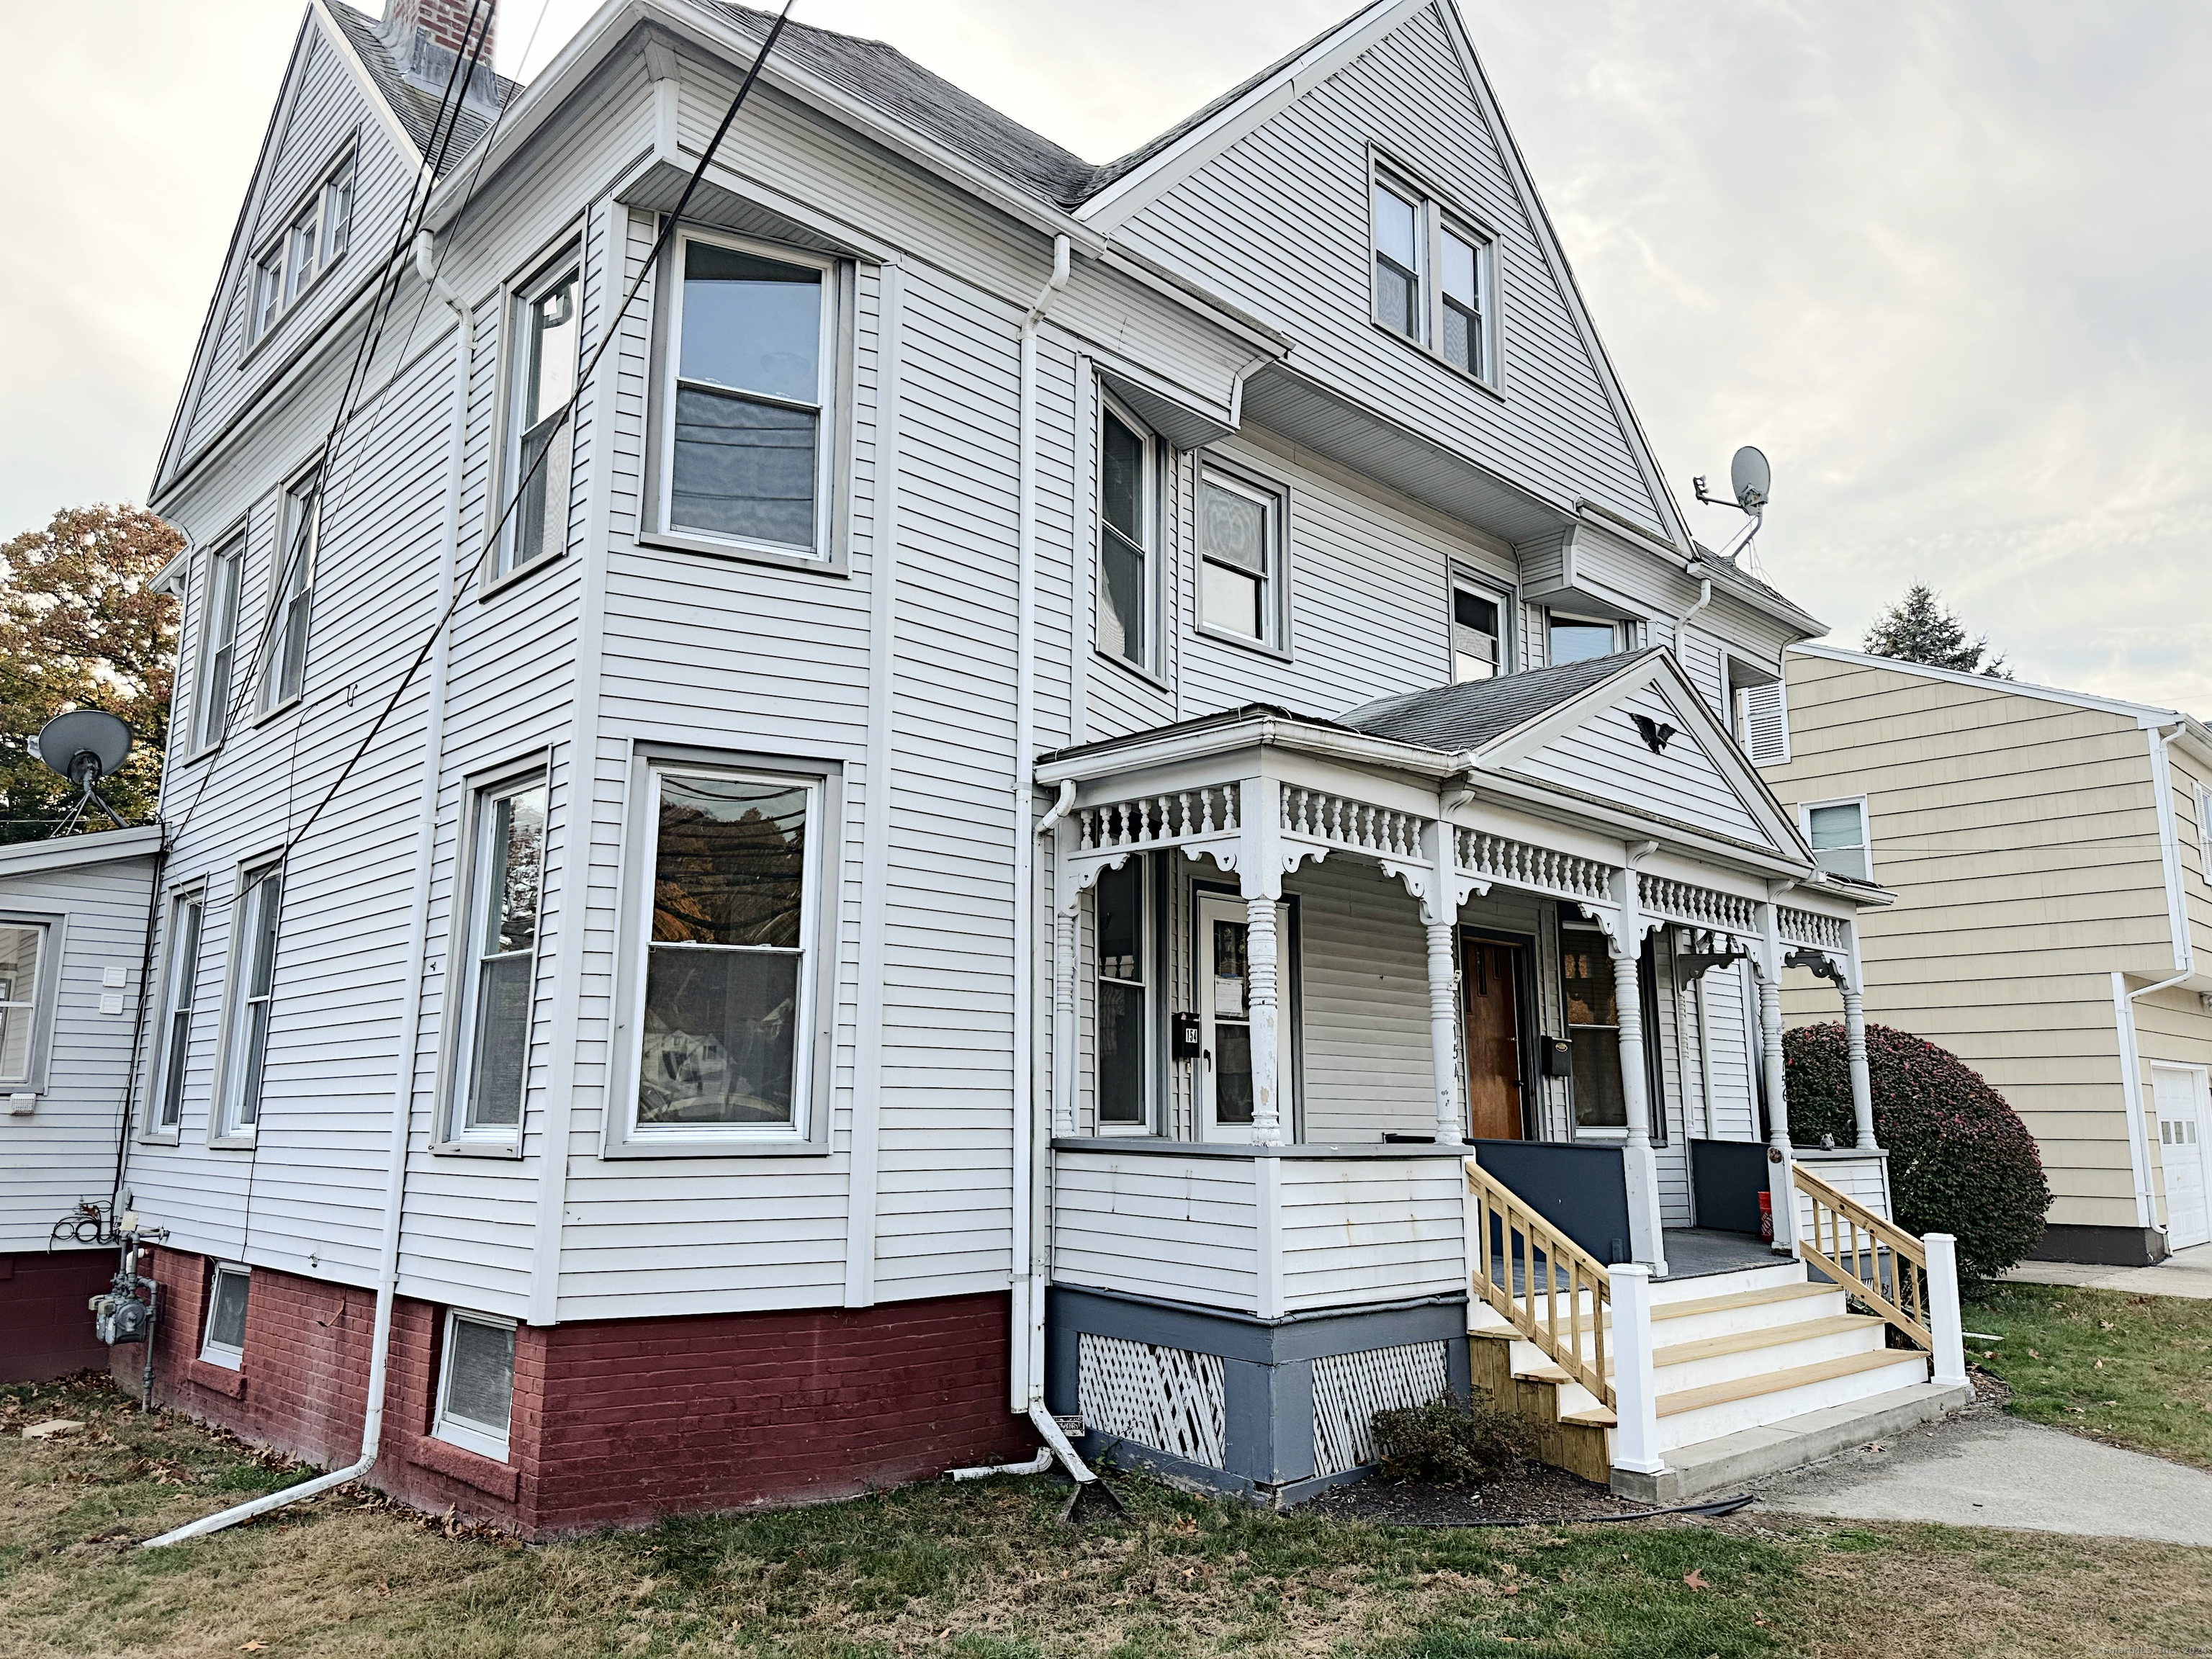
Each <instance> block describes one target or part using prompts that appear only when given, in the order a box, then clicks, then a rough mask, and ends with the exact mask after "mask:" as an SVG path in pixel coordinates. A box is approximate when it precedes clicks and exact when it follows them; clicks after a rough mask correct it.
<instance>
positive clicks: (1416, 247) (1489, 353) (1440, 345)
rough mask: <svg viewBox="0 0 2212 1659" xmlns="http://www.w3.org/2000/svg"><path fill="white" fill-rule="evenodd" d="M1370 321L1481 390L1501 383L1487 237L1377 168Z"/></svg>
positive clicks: (1464, 219)
mask: <svg viewBox="0 0 2212 1659" xmlns="http://www.w3.org/2000/svg"><path fill="white" fill-rule="evenodd" d="M1370 212H1371V215H1372V222H1373V230H1374V246H1375V320H1376V322H1377V323H1379V324H1380V325H1382V326H1383V327H1384V328H1387V329H1389V331H1391V332H1392V333H1393V334H1396V335H1399V336H1401V337H1403V338H1405V339H1407V340H1409V341H1411V342H1412V343H1413V344H1415V345H1417V346H1419V347H1420V348H1421V349H1423V350H1425V351H1427V352H1429V353H1431V354H1432V355H1433V356H1437V357H1441V358H1443V361H1444V362H1447V363H1449V364H1450V365H1451V366H1452V367H1453V368H1455V369H1458V370H1459V371H1460V372H1461V373H1462V374H1469V375H1472V376H1474V379H1476V380H1480V381H1482V382H1484V383H1485V384H1486V385H1490V386H1495V385H1496V384H1497V380H1498V374H1497V359H1498V342H1497V334H1496V324H1495V318H1494V315H1493V313H1494V311H1495V307H1494V305H1493V304H1492V298H1491V290H1492V287H1493V285H1494V284H1495V282H1496V278H1495V276H1494V275H1493V273H1492V264H1493V262H1494V261H1493V250H1492V243H1491V240H1490V238H1488V237H1487V236H1485V235H1484V234H1481V233H1480V231H1478V230H1476V229H1475V228H1474V224H1473V222H1471V221H1469V220H1468V218H1467V217H1466V216H1464V215H1462V214H1459V213H1456V212H1455V211H1454V210H1452V209H1451V208H1449V207H1448V206H1446V205H1445V204H1443V203H1441V202H1438V201H1437V199H1436V198H1435V197H1433V196H1431V194H1429V193H1428V192H1426V191H1422V190H1420V189H1419V188H1417V187H1415V186H1414V185H1411V184H1409V183H1408V182H1407V181H1406V180H1405V179H1402V178H1400V177H1399V176H1398V175H1397V174H1395V173H1392V172H1390V171H1389V170H1387V169H1384V168H1379V167H1378V168H1377V169H1376V173H1375V179H1374V185H1373V191H1372V195H1371V200H1370Z"/></svg>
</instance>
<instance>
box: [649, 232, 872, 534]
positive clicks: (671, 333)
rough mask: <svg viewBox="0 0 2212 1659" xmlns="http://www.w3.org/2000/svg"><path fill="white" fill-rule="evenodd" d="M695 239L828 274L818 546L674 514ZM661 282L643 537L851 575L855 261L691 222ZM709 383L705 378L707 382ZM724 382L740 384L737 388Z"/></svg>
mask: <svg viewBox="0 0 2212 1659" xmlns="http://www.w3.org/2000/svg"><path fill="white" fill-rule="evenodd" d="M694 242H704V243H706V244H708V246H714V247H724V248H728V249H730V250H731V251H732V252H737V253H749V254H751V255H752V256H753V257H755V258H761V259H771V260H774V261H775V262H777V263H778V264H787V265H805V266H811V267H812V268H813V269H815V270H819V271H820V272H821V273H822V289H821V292H822V316H821V326H822V333H821V339H820V343H819V344H818V346H817V353H818V356H817V359H816V363H817V374H818V380H817V386H818V391H819V395H820V398H821V401H820V402H819V403H818V404H815V405H813V407H814V408H815V409H816V410H817V411H818V415H817V418H818V422H819V424H818V425H817V428H816V441H815V457H814V464H815V481H814V515H815V522H814V545H813V546H812V547H811V549H805V550H801V549H799V548H795V547H793V546H790V545H788V544H784V543H781V542H769V541H762V540H757V539H754V538H747V537H738V536H728V535H724V534H721V533H720V532H715V531H711V530H700V529H695V528H692V527H690V526H679V525H677V524H675V523H674V522H673V521H672V516H671V514H672V509H673V506H674V499H673V498H674V494H675V479H676V391H677V382H678V374H677V371H678V368H679V367H680V366H681V365H682V362H683V357H684V350H683V341H684V253H685V250H686V249H687V248H689V247H690V245H691V244H692V243H694ZM654 283H655V286H656V288H657V289H658V290H659V294H660V295H661V296H662V302H661V303H660V304H659V305H658V306H656V307H654V318H653V398H654V405H655V406H654V407H653V410H652V416H651V419H650V421H649V422H648V423H647V457H646V459H647V477H649V478H650V479H651V480H652V489H651V490H650V493H649V496H648V500H647V512H646V519H645V524H644V526H643V528H642V530H641V533H640V535H639V538H638V539H639V540H640V541H641V542H642V543H644V544H646V545H647V546H659V547H669V548H674V549H678V550H682V551H685V552H692V553H709V554H714V555H718V556H723V557H728V558H738V559H745V560H749V561H753V562H762V563H768V564H781V565H787V566H792V567H796V568H801V569H808V570H823V571H828V572H829V573H831V574H840V575H842V574H844V571H845V566H846V557H845V544H846V542H847V540H848V536H847V519H848V514H849V506H848V500H847V492H846V489H845V477H846V474H847V473H848V471H850V461H849V459H848V458H849V457H850V455H851V454H852V453H853V438H852V429H851V428H852V411H853V404H854V386H853V359H854V351H853V325H852V316H853V311H854V302H853V289H854V281H853V266H852V263H851V262H850V261H849V260H846V259H840V258H836V257H834V256H832V255H829V254H823V253H817V252H812V251H811V249H807V248H799V247H793V246H789V245H788V244H786V243H781V242H764V241H759V240H755V239H753V238H750V237H745V236H738V235H735V234H731V233H729V232H726V231H719V230H709V229H707V228H702V227H697V226H693V225H690V224H686V225H684V227H683V228H680V229H679V230H678V232H677V233H676V234H674V235H673V236H671V237H670V238H669V239H668V246H667V248H666V250H665V252H664V253H663V254H662V256H661V264H660V268H659V270H658V271H657V272H656V273H655V275H654ZM702 384H706V383H704V382H702ZM719 389H720V390H726V391H732V392H736V391H737V388H734V387H726V388H719ZM739 395H742V396H744V397H747V398H756V399H757V400H758V401H761V402H763V403H769V404H779V403H781V404H785V406H787V407H793V408H797V407H802V406H804V405H799V404H790V403H789V402H788V400H787V399H781V398H774V397H769V396H766V395H764V394H762V393H758V392H742V393H740V394H739Z"/></svg>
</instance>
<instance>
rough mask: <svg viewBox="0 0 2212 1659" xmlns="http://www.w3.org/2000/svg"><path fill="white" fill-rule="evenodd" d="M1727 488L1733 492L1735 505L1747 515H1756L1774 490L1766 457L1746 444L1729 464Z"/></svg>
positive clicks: (1772, 475) (1771, 469) (1771, 473)
mask: <svg viewBox="0 0 2212 1659" xmlns="http://www.w3.org/2000/svg"><path fill="white" fill-rule="evenodd" d="M1729 488H1731V489H1734V490H1735V504H1736V505H1737V506H1738V507H1741V508H1742V509H1743V510H1744V511H1745V512H1747V513H1756V512H1758V511H1759V508H1761V507H1765V505H1766V502H1767V498H1768V496H1769V495H1771V494H1772V493H1773V489H1774V469H1773V468H1772V467H1771V466H1769V465H1767V464H1766V457H1765V455H1763V454H1761V453H1759V450H1758V449H1757V448H1756V447H1754V446H1753V445H1750V444H1746V445H1745V446H1744V447H1742V448H1741V449H1739V450H1737V451H1736V453H1735V459H1734V460H1732V461H1730V462H1729Z"/></svg>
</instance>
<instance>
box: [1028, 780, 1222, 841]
mask: <svg viewBox="0 0 2212 1659" xmlns="http://www.w3.org/2000/svg"><path fill="white" fill-rule="evenodd" d="M1239 805H1240V803H1239V802H1238V800H1237V786H1236V785H1235V784H1233V783H1209V784H1205V785H1201V786H1200V787H1198V788H1195V789H1170V790H1164V791H1162V792H1161V793H1158V794H1149V795H1137V796H1133V797H1132V798H1131V799H1127V800H1117V801H1109V802H1108V803H1106V804H1105V805H1100V806H1079V807H1077V808H1076V809H1075V811H1074V812H1073V814H1071V815H1070V816H1071V817H1073V819H1074V821H1075V850H1076V852H1077V853H1078V854H1085V853H1119V852H1124V851H1130V850H1136V849H1141V848H1147V847H1165V846H1169V845H1170V844H1172V843H1173V842H1179V841H1195V840H1198V839H1200V838H1201V837H1203V836H1224V835H1231V834H1234V833H1235V832H1236V830H1237V829H1238V828H1239V827H1240V822H1241V820H1240V818H1239V816H1238V809H1239Z"/></svg>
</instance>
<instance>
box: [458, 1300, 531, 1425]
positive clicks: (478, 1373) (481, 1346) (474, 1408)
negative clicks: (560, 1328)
mask: <svg viewBox="0 0 2212 1659" xmlns="http://www.w3.org/2000/svg"><path fill="white" fill-rule="evenodd" d="M513 1413H514V1328H513V1326H512V1325H495V1324H492V1323H490V1322H487V1321H484V1320H481V1319H470V1318H467V1317H465V1316H462V1315H459V1314H456V1315H454V1316H453V1322H452V1328H451V1329H450V1330H449V1332H448V1333H447V1346H446V1408H445V1412H444V1415H445V1416H447V1417H449V1418H457V1419H459V1420H460V1421H462V1422H464V1423H466V1424H468V1425H471V1427H474V1428H478V1429H483V1430H486V1431H489V1432H490V1433H493V1434H496V1435H499V1436H501V1437H505V1435H506V1433H507V1425H508V1422H509V1420H510V1419H512V1417H513Z"/></svg>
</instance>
